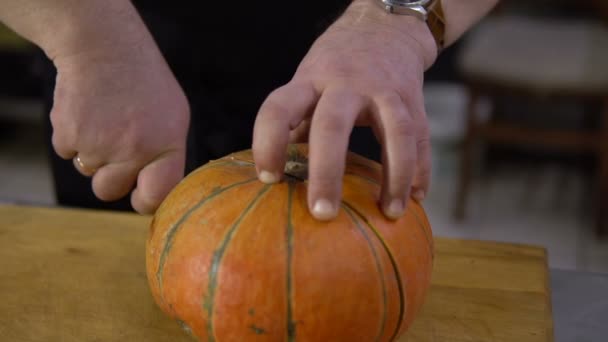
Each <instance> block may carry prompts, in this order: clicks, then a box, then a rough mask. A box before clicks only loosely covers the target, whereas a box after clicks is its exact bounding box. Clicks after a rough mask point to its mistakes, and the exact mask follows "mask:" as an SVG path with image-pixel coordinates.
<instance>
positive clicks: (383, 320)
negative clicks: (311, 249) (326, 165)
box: [342, 204, 388, 341]
mask: <svg viewBox="0 0 608 342" xmlns="http://www.w3.org/2000/svg"><path fill="white" fill-rule="evenodd" d="M342 209H344V211H345V212H346V213H347V214H348V216H349V217H350V218H351V219H352V220H353V223H355V225H356V226H357V229H358V230H359V232H360V233H361V235H363V237H364V238H365V241H366V242H367V245H368V246H369V249H370V251H371V253H372V255H373V256H374V261H375V263H376V269H377V270H378V275H379V276H380V282H381V284H382V305H383V306H384V308H383V310H382V318H381V323H380V329H379V330H378V334H377V335H376V338H375V340H376V341H379V340H380V338H381V337H382V335H384V329H385V327H386V311H387V307H388V303H387V302H388V299H387V294H386V282H385V281H384V270H383V269H382V264H381V263H380V260H379V259H378V253H377V252H376V248H374V245H373V243H372V240H371V239H370V237H369V235H367V233H366V232H365V229H364V228H363V227H362V226H361V223H360V222H359V220H357V218H356V217H355V215H354V213H353V211H352V210H351V209H350V208H349V207H348V206H346V205H344V204H343V205H342Z"/></svg>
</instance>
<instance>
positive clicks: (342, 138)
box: [0, 0, 498, 220]
mask: <svg viewBox="0 0 608 342" xmlns="http://www.w3.org/2000/svg"><path fill="white" fill-rule="evenodd" d="M378 1H379V0H352V1H350V0H349V1H347V0H341V1H340V0H336V1H329V0H324V1H308V2H304V3H297V4H293V3H290V4H288V5H287V4H285V3H283V2H279V1H275V0H272V1H271V0H269V1H263V2H256V3H244V4H239V5H238V6H237V5H234V4H233V3H223V2H212V3H205V5H204V6H202V10H199V11H195V10H192V9H188V10H185V11H181V12H179V13H177V11H176V9H177V8H180V7H175V6H174V7H171V8H168V7H164V8H163V11H162V12H157V14H160V15H157V18H162V17H163V16H167V17H171V16H172V15H173V16H174V17H173V18H174V22H173V24H174V27H177V28H179V27H180V25H182V24H183V25H185V26H188V29H189V30H191V31H190V33H191V34H190V36H189V38H188V39H189V40H190V41H189V42H188V45H187V46H188V48H185V49H184V48H182V49H178V50H173V53H181V54H182V56H184V55H186V56H189V57H190V58H191V59H192V60H195V59H196V60H199V61H200V63H198V64H197V65H196V67H195V68H191V69H190V70H189V69H188V64H187V63H186V64H185V65H184V64H182V69H181V70H176V68H173V69H172V68H171V67H170V65H169V64H168V63H167V60H166V58H167V59H169V58H170V57H168V56H167V54H165V55H163V52H161V49H160V48H159V45H162V43H159V44H158V45H157V43H158V42H159V40H161V39H160V38H159V37H158V36H157V37H156V38H155V37H154V36H153V34H152V33H151V31H150V30H149V29H148V27H150V25H149V23H150V22H147V23H146V22H144V20H143V19H142V16H141V15H140V13H143V12H145V11H146V10H148V11H150V8H153V7H154V6H156V5H154V4H158V3H161V2H155V1H150V2H146V1H135V2H133V3H132V2H131V1H128V0H115V1H103V0H91V1H79V0H57V1H52V2H49V1H44V0H0V20H1V21H2V22H3V23H5V24H6V25H7V26H8V27H10V28H12V29H13V30H14V31H15V32H17V33H18V34H20V35H22V36H23V37H25V38H26V39H29V40H30V41H32V42H33V43H34V44H36V45H37V46H39V47H40V48H41V50H42V51H44V53H45V54H46V56H48V58H49V60H50V61H52V63H53V66H54V68H55V69H56V78H55V79H54V92H53V95H52V97H53V102H52V109H51V111H50V122H51V124H52V128H53V132H52V145H53V147H54V150H55V151H56V153H57V154H58V155H59V156H60V157H61V158H63V159H65V160H71V161H73V167H74V168H75V169H76V170H77V171H78V172H80V173H81V174H83V175H85V176H88V177H92V180H91V182H92V190H93V192H94V194H95V196H96V197H97V198H99V199H101V200H103V201H114V200H117V199H120V198H123V197H125V196H127V195H129V194H130V200H131V204H132V207H133V208H134V209H135V210H136V211H138V212H140V213H144V214H145V213H152V212H154V211H155V209H156V208H157V207H158V205H159V204H160V203H161V201H162V200H163V199H164V197H165V196H166V195H167V194H168V192H169V191H170V190H171V189H172V188H173V187H174V186H175V185H176V183H177V182H179V181H180V180H181V178H182V177H183V175H184V173H185V171H186V161H187V157H186V156H187V150H188V146H190V145H193V144H196V143H197V141H196V140H197V139H196V138H195V139H193V141H190V140H192V139H191V138H190V137H192V136H194V137H198V139H209V137H210V136H214V135H213V132H214V129H215V127H214V123H217V122H216V121H217V120H218V115H219V116H222V115H224V116H228V118H229V119H227V120H224V121H222V120H220V121H221V122H222V123H224V127H223V128H224V131H225V132H229V131H231V130H232V126H233V125H234V127H237V126H238V123H240V122H244V123H245V124H244V125H241V126H238V127H248V132H249V133H247V132H245V131H244V130H243V129H242V128H241V129H238V128H237V129H234V132H232V136H233V137H235V136H237V137H238V136H239V135H240V136H241V137H245V138H246V139H245V140H249V141H250V142H251V146H252V149H253V152H254V159H255V162H256V168H257V171H258V176H259V179H260V180H261V181H262V182H265V183H274V182H278V181H280V178H281V174H282V172H281V171H282V170H283V166H284V163H285V150H286V146H287V144H288V142H289V141H296V140H302V139H305V140H308V142H309V146H310V156H309V163H310V169H309V183H308V195H307V196H308V205H309V209H310V211H311V213H312V215H313V216H314V217H316V218H317V219H320V220H330V219H332V218H334V217H335V216H336V215H337V212H338V208H339V206H338V204H339V201H340V196H341V184H342V183H341V181H340V179H341V177H342V175H343V172H344V166H345V165H344V164H345V155H346V152H347V149H348V144H349V135H350V133H351V131H352V130H353V127H354V126H356V125H362V126H369V127H371V128H372V130H373V131H374V133H375V135H376V136H377V138H378V141H379V143H380V145H381V155H382V157H381V159H382V163H383V170H384V171H383V172H384V173H383V184H382V191H381V199H380V206H381V208H382V210H383V212H384V213H385V215H386V216H387V217H388V218H398V217H400V216H401V215H403V212H404V209H405V208H404V207H405V203H406V199H407V198H409V196H410V195H412V196H413V197H415V198H417V199H418V200H422V199H424V197H425V195H426V192H427V191H428V187H429V177H430V167H431V165H430V145H429V144H430V143H429V132H428V124H427V120H426V116H425V109H424V101H423V93H422V86H423V78H424V72H425V71H426V70H427V69H428V68H429V67H430V66H431V65H433V63H434V61H435V59H436V58H437V56H438V49H437V45H436V43H437V42H436V40H435V38H434V37H433V35H432V34H431V32H430V30H429V27H428V26H427V24H426V23H425V22H424V21H422V20H420V19H419V18H416V17H414V16H409V15H395V14H393V13H388V12H387V11H385V10H384V9H383V8H382V7H381V6H378ZM497 1H498V0H467V1H461V0H441V5H442V8H443V12H444V15H445V23H446V26H445V29H446V30H445V35H444V37H443V40H444V46H449V45H450V44H452V43H453V42H455V41H456V40H457V39H458V38H459V37H460V36H461V35H462V34H463V33H464V32H466V30H468V29H469V28H470V27H471V26H472V25H474V24H475V23H476V22H477V21H478V20H479V19H480V18H482V17H483V16H484V15H485V14H486V13H487V12H489V11H490V10H491V9H492V7H493V6H494V5H496V3H497ZM146 3H148V5H147V6H148V8H147V9H145V8H142V7H145V6H146V5H145V4H146ZM172 9H173V10H172ZM269 13H270V14H269ZM319 18H323V19H324V20H325V21H323V20H319ZM333 18H337V19H335V20H334V19H333ZM322 22H323V23H328V24H327V25H323V24H321V23H322ZM147 24H148V25H147ZM223 28H229V29H227V30H223ZM319 28H321V30H320V31H321V32H320V34H317V32H316V29H319ZM294 32H295V33H294ZM302 32H305V33H302ZM291 33H294V34H293V36H292V35H291ZM196 36H200V38H199V39H200V40H199V41H192V40H194V39H196V38H195V37H196ZM268 37H271V38H273V39H269V38H268ZM174 38H175V39H179V38H180V37H179V35H173V36H170V37H169V38H168V39H166V40H168V41H169V42H171V40H172V39H174ZM167 51H168V50H167ZM290 52H291V53H290ZM285 55H286V56H285ZM294 56H297V60H296V58H295V57H294ZM273 70H279V71H277V72H273ZM188 72H191V73H193V74H195V75H196V76H197V77H198V78H199V79H201V80H202V81H203V83H202V84H204V85H205V86H204V90H205V91H204V92H201V91H200V89H198V90H196V88H197V85H190V84H186V83H187V82H180V81H179V79H180V75H185V74H187V73H188ZM287 73H290V75H289V77H286V75H287ZM254 80H255V81H254ZM277 81H281V82H282V84H276V82H277ZM260 84H262V86H261V87H256V85H260ZM199 85H200V84H199ZM271 87H272V89H271ZM199 88H200V87H199ZM201 94H203V96H202V97H203V98H204V99H205V101H198V102H197V101H196V100H194V99H193V97H194V96H200V95H201ZM216 97H218V98H223V99H224V100H222V101H221V103H220V102H218V101H214V99H215V98H216ZM240 98H243V99H245V100H242V101H241V102H242V103H247V106H243V107H240V108H239V107H238V106H237V107H231V103H230V102H231V99H232V100H234V101H237V102H238V99H240ZM199 100H200V99H199ZM258 100H260V101H259V102H260V103H258ZM193 103H195V104H196V107H197V108H193ZM216 105H217V107H219V108H220V109H217V108H216V107H215V106H216ZM254 106H256V107H257V110H256V111H257V115H255V113H251V112H250V110H251V108H253V107H254ZM201 107H202V108H201ZM244 108H245V110H244V112H242V113H234V114H230V111H231V110H237V111H238V110H243V109H244ZM216 109H217V110H216ZM191 111H192V112H193V113H194V112H196V113H197V114H196V115H192V116H191V115H190V113H191ZM254 120H255V121H254ZM199 127H203V128H202V129H201V130H203V131H204V132H205V133H204V134H192V132H191V131H192V130H196V129H197V128H199ZM252 127H253V129H251V128H252ZM189 128H190V133H189ZM228 137H230V135H228ZM249 137H250V139H248V138H249ZM215 138H216V142H217V141H218V140H217V139H219V141H220V142H222V137H221V136H220V137H219V138H218V136H217V135H215ZM225 139H226V137H224V140H225ZM237 139H238V138H237ZM228 140H230V138H228ZM240 141H243V139H242V138H241V140H240ZM223 143H224V145H225V146H229V148H232V149H236V148H240V147H242V144H240V145H239V144H233V145H231V144H230V141H228V142H226V141H223ZM220 145H221V144H220ZM209 156H210V154H209V153H207V154H206V157H209ZM204 158H205V157H202V158H200V156H199V158H198V160H197V159H196V158H194V160H195V163H196V162H198V163H199V164H200V163H202V162H204V161H205V160H204ZM191 159H192V158H191Z"/></svg>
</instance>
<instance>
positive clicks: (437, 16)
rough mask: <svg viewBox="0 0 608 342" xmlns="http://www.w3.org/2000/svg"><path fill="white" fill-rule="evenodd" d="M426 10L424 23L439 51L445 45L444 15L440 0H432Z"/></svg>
mask: <svg viewBox="0 0 608 342" xmlns="http://www.w3.org/2000/svg"><path fill="white" fill-rule="evenodd" d="M427 10H428V15H427V19H426V23H427V25H428V27H429V29H430V31H431V34H432V35H433V37H434V38H435V43H437V51H438V52H440V51H441V50H443V48H444V47H445V15H444V13H443V7H442V6H441V0H435V1H433V2H432V3H431V4H430V5H429V7H428V9H427Z"/></svg>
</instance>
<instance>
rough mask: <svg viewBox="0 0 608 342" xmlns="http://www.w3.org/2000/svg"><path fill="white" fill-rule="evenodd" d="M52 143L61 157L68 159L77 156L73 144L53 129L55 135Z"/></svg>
mask: <svg viewBox="0 0 608 342" xmlns="http://www.w3.org/2000/svg"><path fill="white" fill-rule="evenodd" d="M51 143H52V144H53V149H54V150H55V152H56V153H57V155H59V156H60V157H61V158H63V159H65V160H68V159H72V158H74V157H75V156H76V153H77V152H76V150H75V149H74V148H73V146H74V145H73V144H71V143H69V142H68V141H67V139H65V137H64V136H62V135H61V134H59V133H57V131H53V135H52V137H51Z"/></svg>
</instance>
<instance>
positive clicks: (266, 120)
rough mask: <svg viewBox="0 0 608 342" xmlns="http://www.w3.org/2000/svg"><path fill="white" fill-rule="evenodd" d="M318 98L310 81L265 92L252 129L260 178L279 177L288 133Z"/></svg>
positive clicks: (276, 180)
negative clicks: (267, 93) (267, 94)
mask: <svg viewBox="0 0 608 342" xmlns="http://www.w3.org/2000/svg"><path fill="white" fill-rule="evenodd" d="M317 100H318V95H317V92H316V91H315V89H314V88H313V87H312V85H309V84H306V85H303V84H288V85H286V86H284V87H282V88H279V89H277V90H275V91H274V92H273V93H272V94H270V95H269V96H268V98H267V99H266V101H265V102H264V104H263V105H262V107H261V108H260V111H259V113H258V116H257V118H256V121H255V126H254V129H253V144H252V150H253V157H254V159H255V163H256V168H257V171H258V176H259V178H260V180H261V181H262V182H264V183H275V182H278V181H279V180H280V179H281V176H282V174H283V169H284V167H285V158H286V151H287V144H288V142H289V133H290V131H291V130H292V129H294V128H296V127H297V126H298V125H299V124H300V122H301V121H302V120H303V119H304V118H305V117H306V116H307V115H310V113H311V112H312V110H313V108H314V106H315V104H316V102H317Z"/></svg>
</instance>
